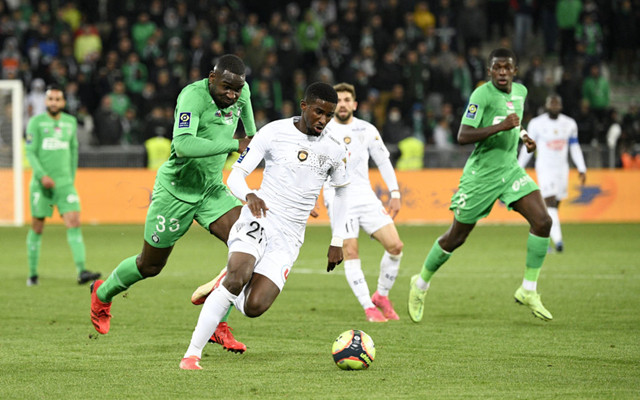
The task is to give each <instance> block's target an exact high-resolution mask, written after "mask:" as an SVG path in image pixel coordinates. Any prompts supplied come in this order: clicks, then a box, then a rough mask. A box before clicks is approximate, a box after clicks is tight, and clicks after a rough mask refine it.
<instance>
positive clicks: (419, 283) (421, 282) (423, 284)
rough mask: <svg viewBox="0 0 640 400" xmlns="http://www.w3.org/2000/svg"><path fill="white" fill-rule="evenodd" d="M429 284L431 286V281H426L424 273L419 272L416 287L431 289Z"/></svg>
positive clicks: (423, 289)
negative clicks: (423, 277)
mask: <svg viewBox="0 0 640 400" xmlns="http://www.w3.org/2000/svg"><path fill="white" fill-rule="evenodd" d="M429 286H431V281H429V282H425V280H424V279H422V275H420V274H418V279H417V280H416V287H417V288H418V289H420V290H422V291H425V290H429Z"/></svg>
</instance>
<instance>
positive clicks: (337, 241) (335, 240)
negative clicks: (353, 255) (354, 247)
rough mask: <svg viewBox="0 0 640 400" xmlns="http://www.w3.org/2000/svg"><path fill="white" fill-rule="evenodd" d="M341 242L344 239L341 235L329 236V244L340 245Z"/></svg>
mask: <svg viewBox="0 0 640 400" xmlns="http://www.w3.org/2000/svg"><path fill="white" fill-rule="evenodd" d="M342 242H344V240H343V239H342V238H341V237H338V236H334V237H332V238H331V246H333V247H342Z"/></svg>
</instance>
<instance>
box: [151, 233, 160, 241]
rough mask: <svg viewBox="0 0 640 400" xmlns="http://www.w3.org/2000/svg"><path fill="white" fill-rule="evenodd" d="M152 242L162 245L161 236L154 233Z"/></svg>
mask: <svg viewBox="0 0 640 400" xmlns="http://www.w3.org/2000/svg"><path fill="white" fill-rule="evenodd" d="M151 240H153V243H160V236H158V234H157V233H156V232H153V235H151Z"/></svg>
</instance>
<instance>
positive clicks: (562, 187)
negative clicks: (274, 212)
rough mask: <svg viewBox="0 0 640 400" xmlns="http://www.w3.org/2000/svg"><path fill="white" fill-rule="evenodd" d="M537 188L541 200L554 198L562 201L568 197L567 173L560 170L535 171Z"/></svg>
mask: <svg viewBox="0 0 640 400" xmlns="http://www.w3.org/2000/svg"><path fill="white" fill-rule="evenodd" d="M536 175H537V178H538V186H540V194H542V198H547V197H555V198H556V199H557V200H564V199H566V198H567V197H568V196H569V192H568V186H569V171H567V170H565V169H561V170H557V169H556V170H548V169H544V170H536Z"/></svg>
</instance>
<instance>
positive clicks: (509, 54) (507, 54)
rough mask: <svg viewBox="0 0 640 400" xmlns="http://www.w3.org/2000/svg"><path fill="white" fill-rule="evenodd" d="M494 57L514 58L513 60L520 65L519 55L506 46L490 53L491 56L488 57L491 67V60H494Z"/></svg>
mask: <svg viewBox="0 0 640 400" xmlns="http://www.w3.org/2000/svg"><path fill="white" fill-rule="evenodd" d="M494 58H513V62H514V63H515V65H518V57H516V53H514V52H513V50H511V49H507V48H506V47H500V48H497V49H494V50H493V51H492V52H491V53H490V54H489V58H488V59H487V66H488V67H491V60H493V59H494Z"/></svg>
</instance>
